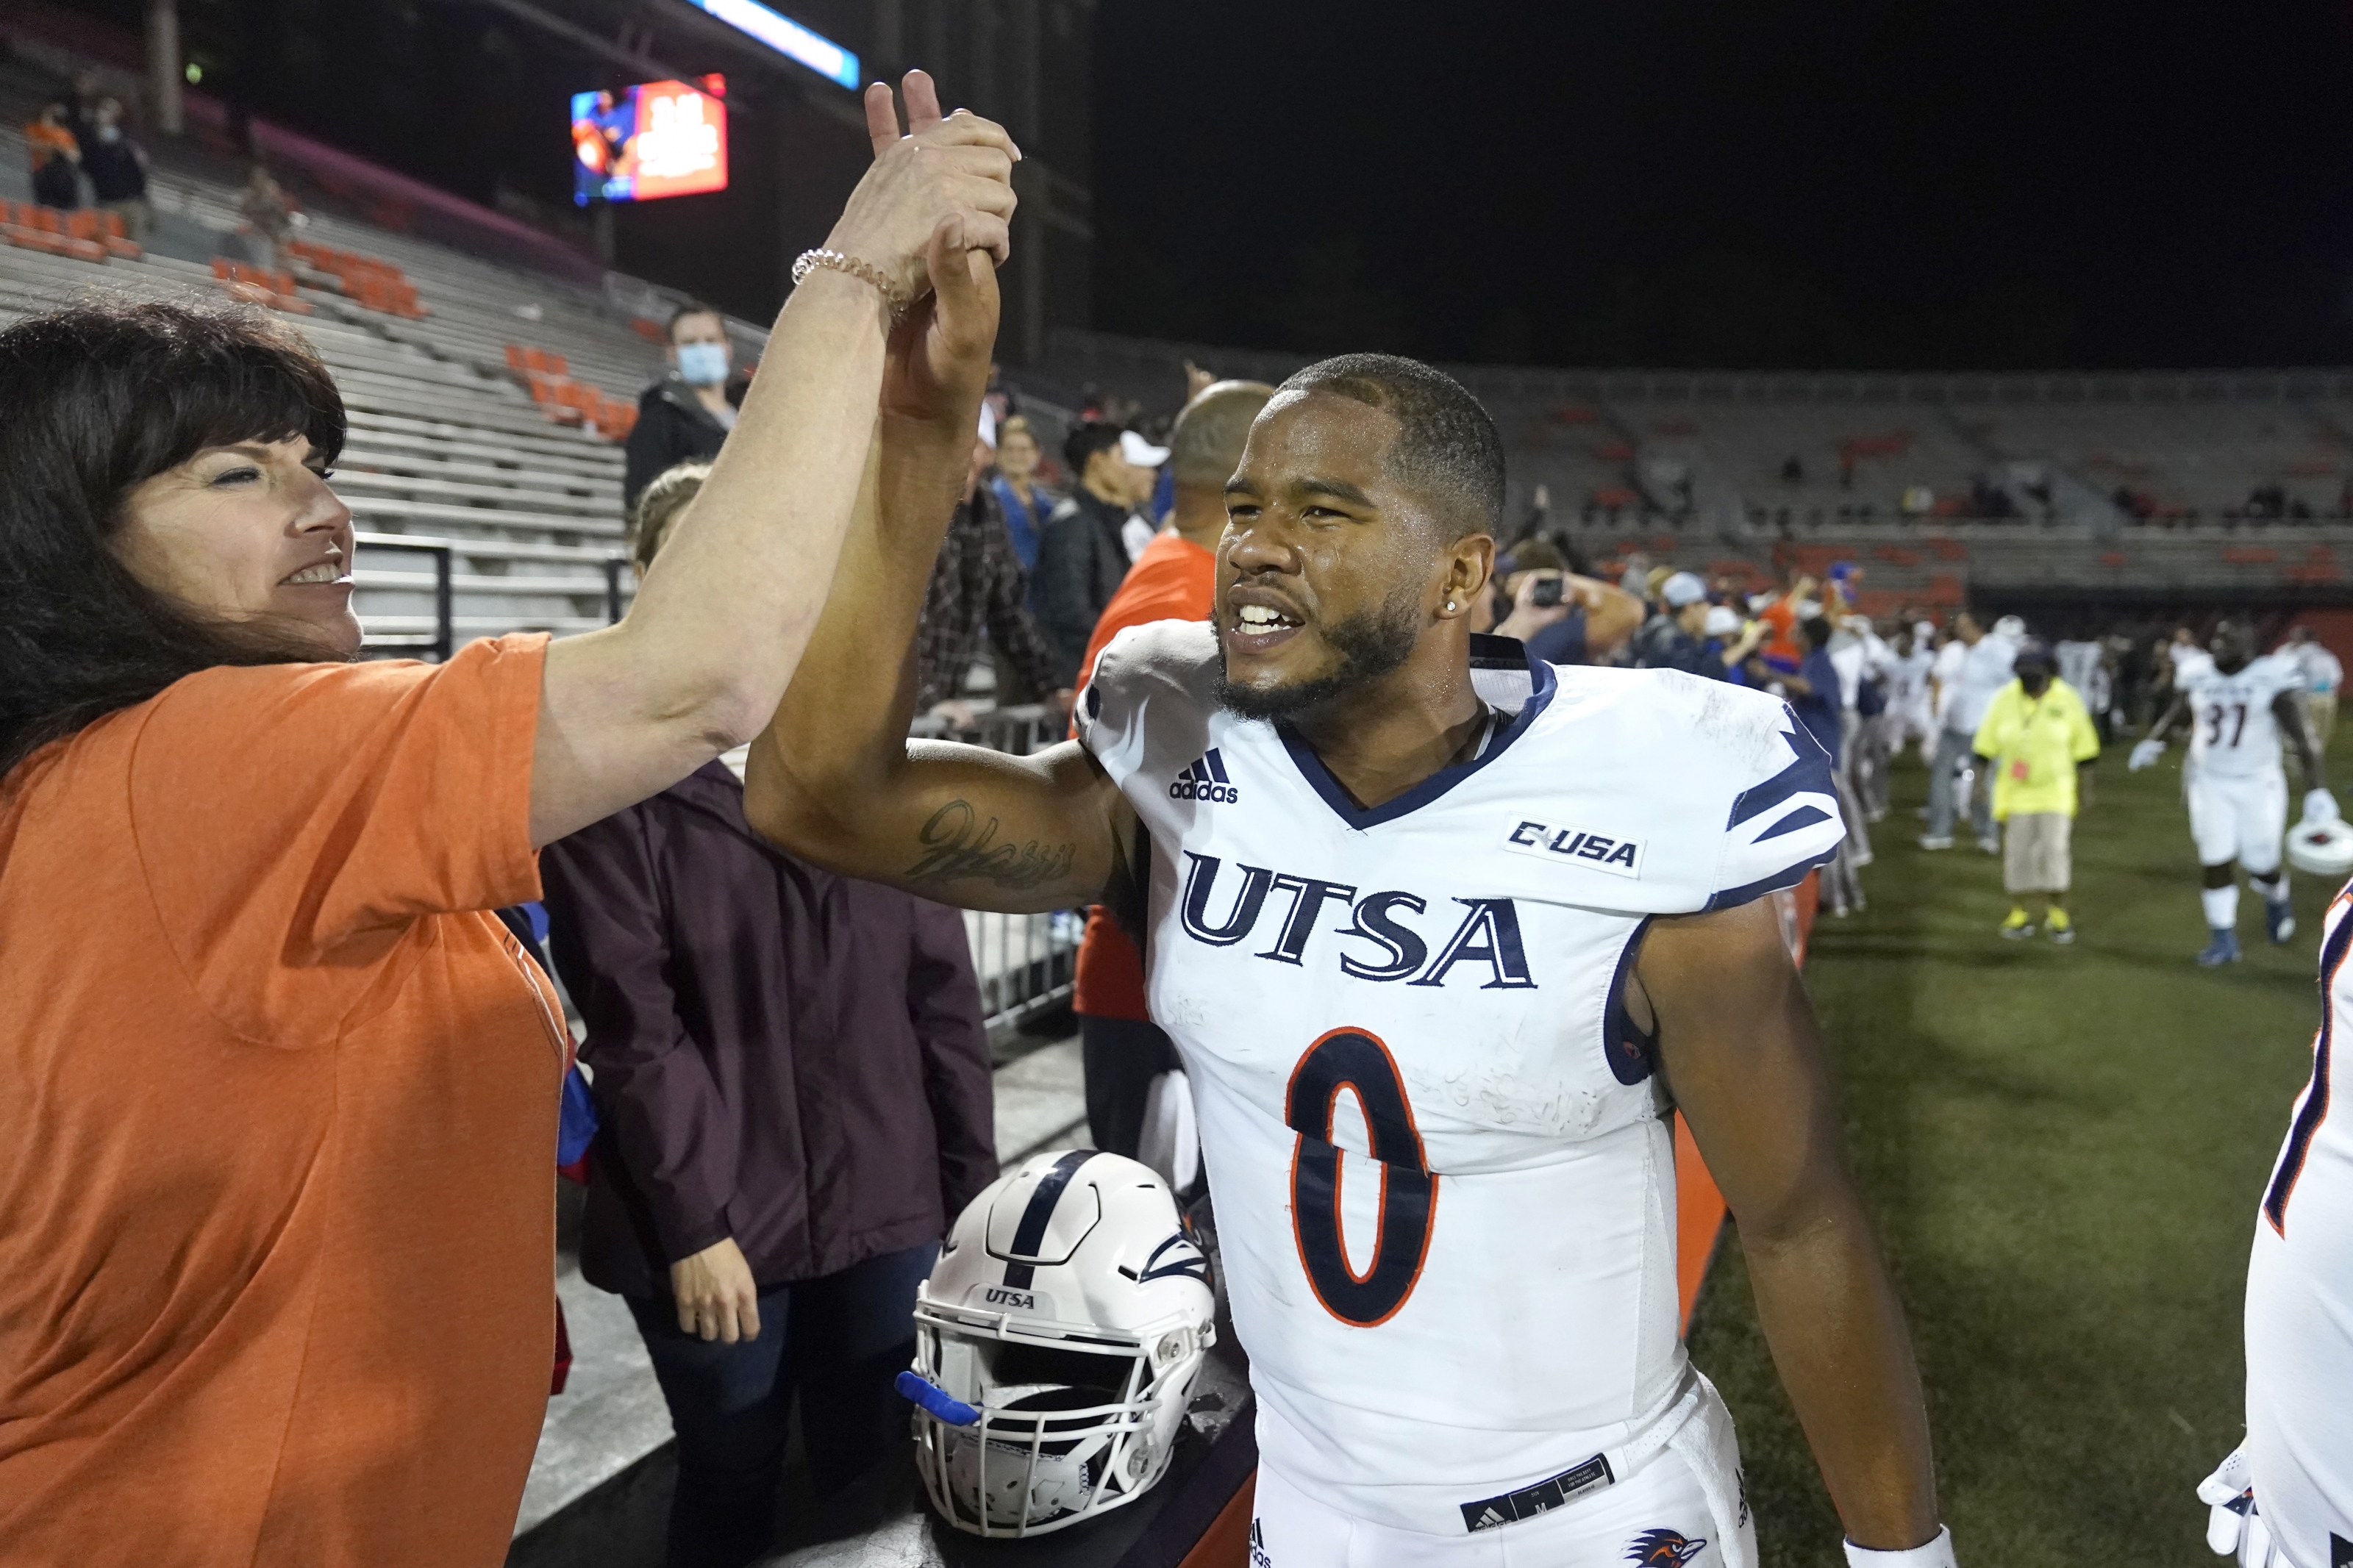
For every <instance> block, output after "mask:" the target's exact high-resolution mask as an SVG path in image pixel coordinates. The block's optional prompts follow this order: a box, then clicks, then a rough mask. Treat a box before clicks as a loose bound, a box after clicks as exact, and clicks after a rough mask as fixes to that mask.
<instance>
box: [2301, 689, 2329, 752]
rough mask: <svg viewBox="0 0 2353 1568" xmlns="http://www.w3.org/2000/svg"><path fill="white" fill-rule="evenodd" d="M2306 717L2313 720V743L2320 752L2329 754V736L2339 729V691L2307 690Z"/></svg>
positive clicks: (2305, 701) (2305, 700) (2305, 697)
mask: <svg viewBox="0 0 2353 1568" xmlns="http://www.w3.org/2000/svg"><path fill="white" fill-rule="evenodd" d="M2304 712H2305V717H2306V718H2307V719H2309V720H2311V721H2312V743H2313V744H2314V745H2315V746H2316V747H2318V748H2319V750H2320V754H2321V755H2323V756H2327V754H2328V737H2329V735H2330V734H2331V733H2333V732H2334V731H2336V729H2337V693H2335V692H2334V691H2307V692H2306V693H2305V694H2304Z"/></svg>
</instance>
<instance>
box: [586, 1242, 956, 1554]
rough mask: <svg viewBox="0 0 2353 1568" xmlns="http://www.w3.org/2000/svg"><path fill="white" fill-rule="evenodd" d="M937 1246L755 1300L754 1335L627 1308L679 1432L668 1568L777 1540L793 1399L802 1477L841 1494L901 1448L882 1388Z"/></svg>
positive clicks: (894, 1372)
mask: <svg viewBox="0 0 2353 1568" xmlns="http://www.w3.org/2000/svg"><path fill="white" fill-rule="evenodd" d="M938 1257H939V1248H938V1247H936V1246H925V1247H910V1248H909V1249H907V1250H906V1251H904V1252H890V1253H885V1254H883V1255H882V1256H881V1257H880V1258H868V1259H867V1260H866V1261H865V1262H863V1263H860V1264H854V1265H852V1266H851V1267H849V1268H845V1269H843V1270H842V1271H841V1272H840V1273H839V1274H828V1275H826V1276H825V1277H823V1278H822V1279H804V1280H801V1281H800V1282H798V1283H797V1284H794V1285H788V1286H785V1287H782V1288H780V1289H775V1290H769V1291H765V1292H763V1293H762V1294H761V1297H760V1337H759V1338H757V1339H755V1340H748V1341H745V1342H742V1343H740V1344H732V1345H729V1344H721V1343H719V1342H716V1341H712V1342H704V1341H703V1340H702V1339H700V1338H698V1337H696V1336H695V1335H693V1334H690V1333H687V1332H686V1331H683V1330H681V1328H680V1327H679V1326H678V1310H677V1308H676V1307H674V1306H673V1305H671V1303H670V1300H669V1299H668V1298H667V1297H664V1298H662V1299H660V1300H646V1299H643V1298H638V1297H631V1298H629V1299H628V1301H629V1310H630V1312H631V1313H632V1314H634V1315H635V1316H636V1318H637V1320H638V1333H639V1334H640V1335H641V1336H643V1338H644V1339H645V1342H646V1351H647V1353H649V1355H651V1356H652V1358H653V1363H654V1376H655V1377H656V1378H657V1379H659V1381H660V1383H661V1391H662V1397H663V1398H664V1399H665V1400H667V1401H668V1402H669V1404H670V1425H671V1426H674V1427H676V1428H677V1430H678V1493H677V1495H676V1496H675V1497H674V1498H673V1499H672V1500H671V1501H670V1568H742V1564H744V1563H750V1562H751V1561H753V1560H754V1558H757V1557H760V1556H762V1555H763V1554H765V1552H767V1551H768V1549H769V1548H770V1546H771V1545H773V1544H774V1542H775V1536H776V1486H777V1483H778V1481H779V1480H781V1479H782V1478H783V1475H784V1468H785V1447H786V1440H787V1438H788V1437H789V1436H790V1433H791V1420H792V1405H793V1398H794V1396H795V1394H798V1395H799V1398H800V1405H801V1426H802V1430H803V1432H804V1433H805V1434H806V1435H807V1442H806V1444H805V1447H806V1448H807V1455H808V1467H809V1479H810V1481H811V1482H812V1483H813V1484H814V1485H815V1487H816V1489H817V1490H818V1493H819V1494H820V1495H822V1494H825V1493H829V1492H833V1491H836V1490H839V1489H840V1488H842V1487H844V1486H847V1485H848V1484H849V1482H850V1481H852V1480H853V1479H856V1478H857V1477H858V1476H860V1474H862V1473H863V1472H864V1471H866V1470H867V1469H868V1468H871V1467H872V1466H873V1465H874V1464H875V1463H877V1462H878V1461H880V1460H881V1459H882V1458H886V1457H887V1456H888V1455H889V1453H890V1452H891V1449H892V1446H893V1445H894V1444H902V1443H904V1442H906V1441H907V1403H906V1401H905V1400H903V1399H902V1398H901V1397H900V1396H899V1394H898V1391H897V1390H896V1389H895V1388H893V1387H892V1380H893V1379H894V1378H896V1377H897V1376H898V1374H899V1373H901V1372H902V1371H904V1370H905V1369H906V1366H907V1364H908V1363H909V1362H911V1361H913V1359H914V1353H915V1326H914V1317H913V1314H914V1310H915V1287H916V1286H917V1285H919V1284H920V1283H922V1282H923V1279H924V1278H925V1277H926V1276H928V1275H929V1274H930V1273H931V1271H932V1264H933V1262H934V1259H936V1258H938Z"/></svg>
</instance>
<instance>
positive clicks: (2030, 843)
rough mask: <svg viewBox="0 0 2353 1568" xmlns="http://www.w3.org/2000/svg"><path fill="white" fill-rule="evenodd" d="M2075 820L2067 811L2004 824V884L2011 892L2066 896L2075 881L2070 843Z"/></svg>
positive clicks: (2028, 816) (2015, 818)
mask: <svg viewBox="0 0 2353 1568" xmlns="http://www.w3.org/2000/svg"><path fill="white" fill-rule="evenodd" d="M2074 826H2075V819H2074V818H2073V817H2072V816H2068V815H2066V813H2064V812H2059V811H2034V812H2028V813H2026V814H2024V815H2023V816H2012V817H2010V819H2009V820H2008V821H2007V822H2005V823H2003V824H2002V845H2001V885H2002V889H2003V890H2004V891H2005V892H2010V893H2063V892H2065V891H2066V890H2067V884H2068V883H2069V882H2070V881H2071V880H2073V876H2072V873H2073V869H2074V862H2073V858H2072V857H2071V856H2070V855H2069V854H2068V851H2067V841H2068V837H2069V836H2070V834H2071V833H2072V832H2073V828H2074Z"/></svg>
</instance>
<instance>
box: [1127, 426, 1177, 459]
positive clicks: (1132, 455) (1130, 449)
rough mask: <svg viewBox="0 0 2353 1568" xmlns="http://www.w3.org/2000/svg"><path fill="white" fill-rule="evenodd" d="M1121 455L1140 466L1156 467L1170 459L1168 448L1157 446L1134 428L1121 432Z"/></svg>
mask: <svg viewBox="0 0 2353 1568" xmlns="http://www.w3.org/2000/svg"><path fill="white" fill-rule="evenodd" d="M1119 455H1120V456H1121V457H1123V458H1126V459H1127V460H1128V461H1129V462H1131V463H1134V465H1135V466H1136V467H1137V468H1158V467H1159V466H1160V465H1161V464H1163V463H1165V462H1166V461H1167V460H1168V448H1167V447H1155V446H1154V445H1153V444H1152V443H1151V442H1149V441H1147V440H1145V438H1144V437H1141V436H1139V435H1137V434H1136V433H1135V432H1134V431H1133V430H1123V431H1121V432H1120V433H1119Z"/></svg>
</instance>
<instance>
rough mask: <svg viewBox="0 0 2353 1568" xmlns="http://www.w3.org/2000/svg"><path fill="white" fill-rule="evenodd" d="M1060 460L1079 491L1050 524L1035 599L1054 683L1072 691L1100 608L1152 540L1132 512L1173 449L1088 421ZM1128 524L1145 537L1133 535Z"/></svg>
mask: <svg viewBox="0 0 2353 1568" xmlns="http://www.w3.org/2000/svg"><path fill="white" fill-rule="evenodd" d="M1062 459H1063V461H1064V462H1065V463H1067V464H1068V465H1069V466H1070V471H1071V476H1072V478H1073V479H1074V481H1075V486H1076V488H1075V489H1072V490H1071V495H1070V499H1069V500H1065V501H1063V502H1062V504H1061V505H1060V506H1059V507H1057V508H1056V509H1055V510H1054V515H1053V516H1052V517H1051V518H1050V519H1048V520H1047V523H1046V531H1045V533H1044V535H1043V536H1042V537H1041V538H1040V539H1039V543H1038V572H1037V576H1036V579H1035V581H1034V583H1033V584H1032V586H1031V596H1032V598H1033V599H1034V600H1035V602H1036V604H1037V605H1038V624H1039V626H1040V627H1041V628H1042V629H1043V630H1044V631H1045V634H1046V640H1047V642H1048V643H1049V644H1050V645H1051V646H1052V647H1053V649H1054V657H1055V658H1056V659H1057V661H1058V663H1059V668H1060V672H1061V678H1060V680H1058V681H1057V682H1056V684H1057V685H1060V686H1068V685H1070V684H1071V682H1072V681H1074V680H1076V679H1078V673H1079V664H1080V661H1081V660H1082V658H1084V657H1085V656H1086V651H1087V640H1088V638H1090V637H1092V636H1093V635H1094V629H1095V622H1096V621H1098V620H1100V619H1102V617H1103V606H1105V605H1109V604H1110V603H1111V596H1112V595H1113V594H1115V593H1117V592H1118V591H1119V584H1120V579H1122V578H1123V577H1125V576H1126V575H1127V569H1128V566H1129V564H1130V563H1132V562H1133V561H1134V559H1135V557H1136V556H1137V555H1138V554H1140V553H1141V552H1142V551H1143V548H1144V545H1145V543H1146V542H1149V540H1150V538H1151V528H1150V525H1149V524H1146V523H1143V522H1142V521H1141V520H1140V519H1138V518H1137V517H1136V515H1135V509H1136V508H1138V507H1140V506H1142V505H1144V504H1145V502H1146V501H1147V500H1150V499H1151V496H1152V489H1153V486H1154V484H1155V481H1156V480H1157V479H1158V470H1159V468H1160V465H1161V464H1163V463H1165V462H1166V461H1167V460H1168V452H1167V449H1166V447H1155V446H1154V445H1153V444H1152V443H1151V442H1149V441H1146V440H1145V438H1144V437H1141V436H1139V435H1137V434H1136V433H1135V432H1134V431H1133V430H1129V429H1125V428H1124V427H1122V426H1117V425H1113V424H1109V423H1107V422H1104V421H1102V420H1089V421H1088V422H1086V423H1085V424H1082V425H1081V426H1079V427H1078V428H1077V429H1075V430H1073V431H1071V435H1070V438H1069V439H1068V440H1067V441H1065V442H1063V443H1062ZM1131 523H1135V524H1137V525H1138V526H1139V527H1141V528H1142V530H1143V538H1141V539H1134V538H1133V537H1132V533H1133V531H1132V530H1131V529H1130V527H1129V525H1130V524H1131Z"/></svg>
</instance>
